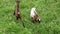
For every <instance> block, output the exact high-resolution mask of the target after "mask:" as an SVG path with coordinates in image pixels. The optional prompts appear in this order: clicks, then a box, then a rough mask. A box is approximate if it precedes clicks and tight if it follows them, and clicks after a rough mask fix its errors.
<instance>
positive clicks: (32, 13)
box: [30, 8, 41, 22]
mask: <svg viewBox="0 0 60 34" xmlns="http://www.w3.org/2000/svg"><path fill="white" fill-rule="evenodd" d="M30 17H31V19H32V20H33V21H36V22H40V21H41V19H40V18H39V16H38V14H37V12H36V8H32V9H31V13H30Z"/></svg>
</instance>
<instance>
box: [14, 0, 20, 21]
mask: <svg viewBox="0 0 60 34" xmlns="http://www.w3.org/2000/svg"><path fill="white" fill-rule="evenodd" d="M19 3H20V1H18V0H17V1H16V9H15V11H14V15H15V16H16V19H17V20H18V19H21V13H20V12H19V11H20V10H19Z"/></svg>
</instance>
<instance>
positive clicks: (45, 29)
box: [0, 0, 60, 34]
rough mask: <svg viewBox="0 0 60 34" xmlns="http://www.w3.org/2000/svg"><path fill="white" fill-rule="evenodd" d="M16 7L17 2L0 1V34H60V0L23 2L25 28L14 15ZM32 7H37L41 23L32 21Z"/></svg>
mask: <svg viewBox="0 0 60 34" xmlns="http://www.w3.org/2000/svg"><path fill="white" fill-rule="evenodd" d="M15 6H16V2H15V0H0V34H60V0H21V2H20V11H21V15H22V19H23V21H24V25H25V28H24V27H23V25H22V23H21V22H20V20H18V21H16V17H15V16H14V15H13V13H14V10H15V8H16V7H15ZM32 7H36V11H37V13H38V14H39V16H40V18H41V19H42V22H41V23H33V22H32V21H31V19H30V11H31V8H32Z"/></svg>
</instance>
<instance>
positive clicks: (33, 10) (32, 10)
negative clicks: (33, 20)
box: [30, 8, 36, 17]
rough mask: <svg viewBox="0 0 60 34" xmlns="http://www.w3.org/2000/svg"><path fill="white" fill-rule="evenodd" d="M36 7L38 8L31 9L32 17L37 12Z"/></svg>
mask: <svg viewBox="0 0 60 34" xmlns="http://www.w3.org/2000/svg"><path fill="white" fill-rule="evenodd" d="M35 9H36V8H32V9H31V13H30V17H34V16H35V12H36V10H35Z"/></svg>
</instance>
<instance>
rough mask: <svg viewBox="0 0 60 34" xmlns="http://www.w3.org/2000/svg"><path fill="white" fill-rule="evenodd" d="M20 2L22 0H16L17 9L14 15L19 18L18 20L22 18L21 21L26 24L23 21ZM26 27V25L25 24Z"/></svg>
mask: <svg viewBox="0 0 60 34" xmlns="http://www.w3.org/2000/svg"><path fill="white" fill-rule="evenodd" d="M19 3H20V1H19V0H17V1H16V9H15V11H14V15H15V16H16V19H17V20H18V19H20V20H21V22H22V24H23V26H24V23H23V20H22V16H21V12H19V11H20V9H19ZM24 27H25V26H24Z"/></svg>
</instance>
